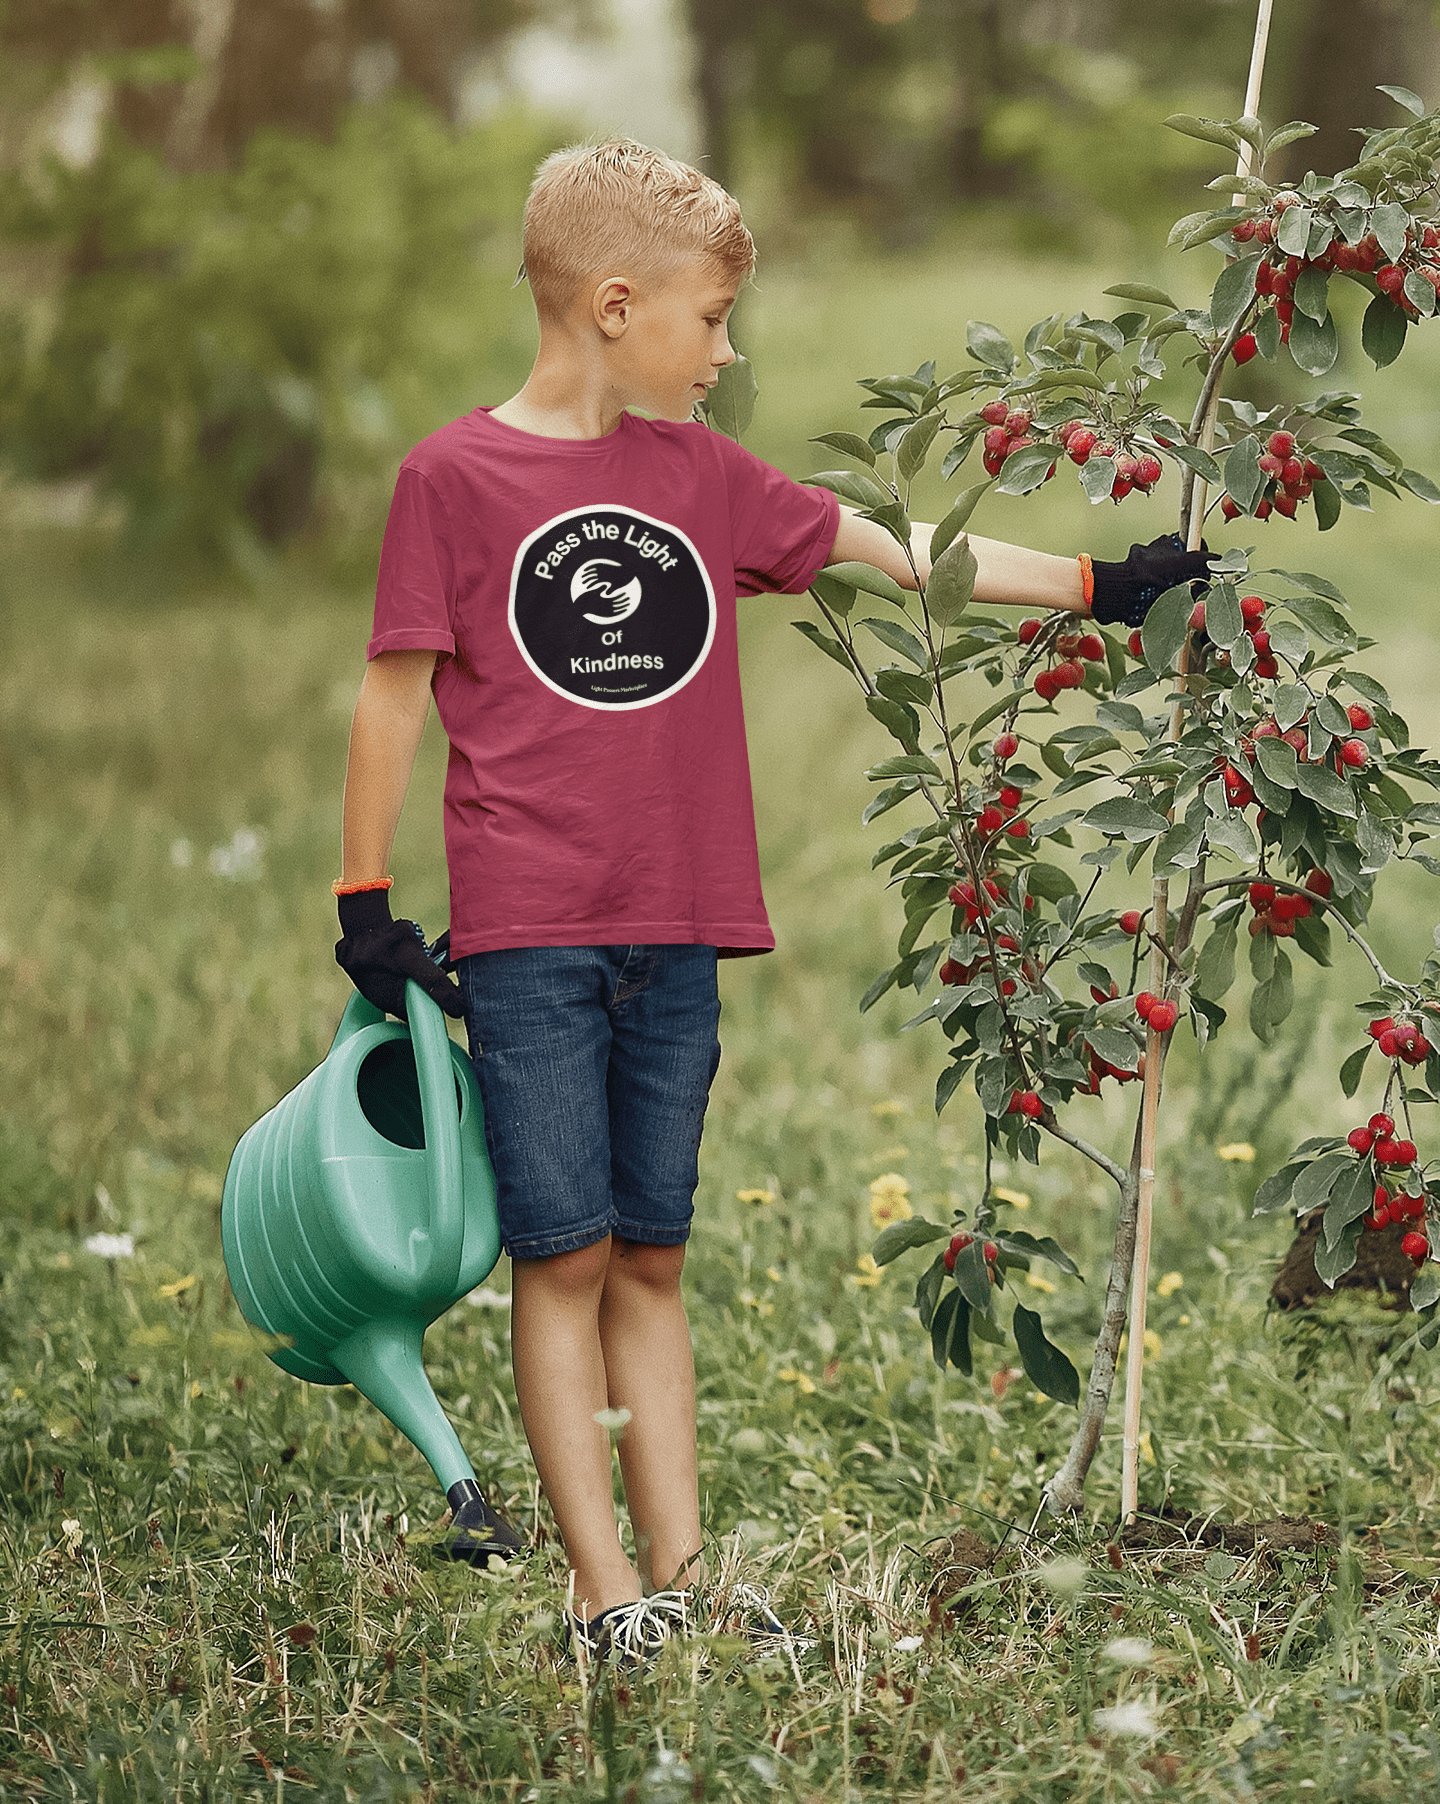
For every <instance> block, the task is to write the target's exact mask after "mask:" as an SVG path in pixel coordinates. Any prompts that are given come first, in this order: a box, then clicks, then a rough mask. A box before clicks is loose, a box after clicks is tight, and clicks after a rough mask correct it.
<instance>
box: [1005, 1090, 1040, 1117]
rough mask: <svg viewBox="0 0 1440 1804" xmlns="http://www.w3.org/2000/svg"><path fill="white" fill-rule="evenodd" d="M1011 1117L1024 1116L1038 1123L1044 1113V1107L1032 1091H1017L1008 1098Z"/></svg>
mask: <svg viewBox="0 0 1440 1804" xmlns="http://www.w3.org/2000/svg"><path fill="white" fill-rule="evenodd" d="M1009 1112H1010V1113H1011V1114H1012V1115H1026V1116H1028V1117H1029V1118H1030V1120H1031V1121H1038V1120H1039V1119H1040V1117H1041V1116H1042V1115H1043V1114H1044V1113H1045V1105H1044V1103H1043V1102H1041V1100H1040V1098H1039V1097H1038V1096H1037V1095H1036V1094H1035V1092H1034V1091H1033V1090H1017V1091H1016V1092H1015V1094H1014V1095H1013V1096H1012V1097H1011V1098H1010V1111H1009Z"/></svg>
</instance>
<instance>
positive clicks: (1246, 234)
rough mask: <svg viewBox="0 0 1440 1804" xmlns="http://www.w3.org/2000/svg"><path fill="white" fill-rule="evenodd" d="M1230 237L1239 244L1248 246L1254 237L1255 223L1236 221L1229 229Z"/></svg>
mask: <svg viewBox="0 0 1440 1804" xmlns="http://www.w3.org/2000/svg"><path fill="white" fill-rule="evenodd" d="M1230 236H1231V237H1232V238H1238V239H1239V240H1240V242H1241V244H1248V243H1249V241H1250V240H1251V239H1252V238H1253V237H1254V236H1255V221H1254V220H1253V219H1237V220H1236V221H1235V224H1234V225H1233V226H1232V227H1231V229H1230Z"/></svg>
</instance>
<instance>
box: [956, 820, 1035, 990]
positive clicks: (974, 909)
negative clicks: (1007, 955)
mask: <svg viewBox="0 0 1440 1804" xmlns="http://www.w3.org/2000/svg"><path fill="white" fill-rule="evenodd" d="M1001 793H1002V795H1003V794H1006V793H1014V794H1016V795H1017V796H1018V794H1019V792H1018V791H1013V792H1007V791H1003V790H1002V792H1001ZM985 812H986V811H985V810H983V809H982V810H981V818H982V819H983V817H984V814H985ZM978 824H979V823H978V821H977V825H978ZM1017 827H1023V828H1025V831H1026V832H1027V833H1028V832H1029V823H1028V822H1027V821H1012V822H1011V824H1010V826H1009V828H1008V831H1009V832H1011V833H1012V834H1013V833H1014V832H1015V829H1016V828H1017ZM1016 837H1021V836H1020V835H1016ZM980 890H981V892H982V893H983V897H984V899H983V901H982V899H981V895H980V894H977V892H976V889H975V885H974V884H973V883H971V882H970V881H969V880H968V879H963V880H962V881H961V882H959V883H956V884H952V886H951V888H950V901H951V902H952V903H953V904H954V906H955V907H956V908H959V909H963V910H964V912H965V926H966V928H967V929H973V928H975V927H978V926H979V924H980V922H981V921H982V920H988V919H989V917H990V916H991V915H993V914H995V913H997V912H998V911H999V910H1000V909H1002V908H1004V906H1005V903H1006V899H1007V891H1006V889H1005V886H1004V884H1003V883H1001V882H1000V880H999V879H998V878H996V877H984V878H982V879H981V882H980ZM1025 906H1026V908H1034V906H1035V898H1034V897H1033V896H1027V897H1026V898H1025ZM992 937H993V939H994V943H995V949H996V951H997V952H1018V951H1019V950H1020V942H1019V940H1018V939H1016V937H1015V935H1014V934H1013V933H1003V932H1001V933H995V934H993V935H992ZM989 969H990V954H989V952H988V951H986V952H982V953H981V954H980V956H979V957H978V958H976V959H972V960H971V961H970V962H969V963H968V964H963V965H962V964H960V963H959V962H958V961H957V960H956V959H953V958H947V959H946V960H945V961H944V962H943V963H942V964H941V966H940V972H939V976H940V981H941V983H943V984H950V985H957V986H958V985H964V984H967V983H973V982H974V981H975V978H976V976H977V975H978V974H979V973H980V972H981V971H982V970H989ZM1021 970H1022V972H1023V973H1024V975H1025V976H1026V977H1027V978H1029V977H1030V976H1031V975H1032V972H1031V968H1030V966H1029V965H1028V964H1023V965H1022V966H1021ZM999 991H1000V994H1001V995H1002V996H1013V995H1014V994H1015V979H1014V978H1013V977H1004V976H1001V977H1000V981H999Z"/></svg>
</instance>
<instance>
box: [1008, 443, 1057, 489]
mask: <svg viewBox="0 0 1440 1804" xmlns="http://www.w3.org/2000/svg"><path fill="white" fill-rule="evenodd" d="M1055 455H1056V453H1055V450H1054V447H1053V446H1049V445H1027V446H1026V447H1025V448H1024V450H1022V451H1012V452H1011V453H1010V455H1009V456H1008V457H1007V458H1006V459H1005V463H1004V465H1003V467H1002V468H1001V471H1000V480H999V481H998V482H997V483H996V485H995V486H996V489H997V491H998V492H999V493H1000V494H1002V495H1028V494H1029V493H1030V491H1031V490H1032V489H1038V488H1039V487H1040V485H1041V483H1042V482H1044V480H1045V476H1046V473H1047V472H1048V470H1049V468H1050V466H1051V464H1053V463H1054V461H1055Z"/></svg>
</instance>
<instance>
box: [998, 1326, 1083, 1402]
mask: <svg viewBox="0 0 1440 1804" xmlns="http://www.w3.org/2000/svg"><path fill="white" fill-rule="evenodd" d="M1012 1327H1013V1329H1014V1333H1015V1345H1016V1346H1017V1347H1018V1348H1019V1349H1020V1363H1021V1365H1023V1366H1024V1368H1025V1375H1026V1377H1027V1378H1028V1379H1029V1380H1030V1382H1031V1384H1033V1385H1034V1386H1035V1388H1036V1390H1037V1391H1041V1392H1043V1393H1044V1395H1045V1396H1047V1397H1053V1398H1054V1399H1055V1401H1056V1402H1057V1403H1078V1402H1079V1401H1080V1374H1079V1373H1078V1372H1077V1371H1076V1370H1075V1368H1074V1366H1073V1365H1071V1363H1070V1361H1069V1360H1068V1359H1067V1358H1066V1357H1065V1355H1064V1354H1063V1353H1062V1352H1061V1351H1060V1349H1059V1348H1058V1347H1057V1346H1055V1345H1054V1344H1053V1343H1052V1342H1051V1341H1048V1340H1047V1339H1046V1338H1045V1329H1044V1327H1043V1325H1042V1323H1041V1321H1040V1317H1039V1316H1038V1315H1037V1314H1036V1313H1035V1311H1034V1310H1033V1309H1027V1308H1026V1307H1025V1305H1024V1304H1023V1303H1017V1304H1016V1305H1015V1319H1014V1321H1013V1323H1012Z"/></svg>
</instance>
